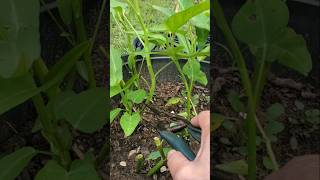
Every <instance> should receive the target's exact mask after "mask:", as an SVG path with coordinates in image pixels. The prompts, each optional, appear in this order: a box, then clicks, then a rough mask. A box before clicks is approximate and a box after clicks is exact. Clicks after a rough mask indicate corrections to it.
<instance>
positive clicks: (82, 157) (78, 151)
mask: <svg viewBox="0 0 320 180" xmlns="http://www.w3.org/2000/svg"><path fill="white" fill-rule="evenodd" d="M72 150H73V151H74V152H75V153H76V155H77V156H78V157H79V159H84V155H83V153H82V152H81V150H80V149H79V148H78V146H77V145H76V144H75V145H73V146H72Z"/></svg>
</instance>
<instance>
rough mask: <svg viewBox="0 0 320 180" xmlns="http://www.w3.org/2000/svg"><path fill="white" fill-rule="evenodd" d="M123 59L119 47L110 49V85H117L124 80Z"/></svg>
mask: <svg viewBox="0 0 320 180" xmlns="http://www.w3.org/2000/svg"><path fill="white" fill-rule="evenodd" d="M122 78H123V77H122V59H121V53H120V51H119V50H118V49H115V48H113V47H111V49H110V86H115V85H117V84H119V83H120V81H121V80H122Z"/></svg>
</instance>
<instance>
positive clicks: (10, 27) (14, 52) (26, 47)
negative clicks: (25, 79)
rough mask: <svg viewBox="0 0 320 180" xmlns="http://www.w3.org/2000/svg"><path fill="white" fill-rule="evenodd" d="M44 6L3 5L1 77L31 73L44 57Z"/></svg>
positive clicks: (34, 1) (20, 1) (18, 0)
mask: <svg viewBox="0 0 320 180" xmlns="http://www.w3.org/2000/svg"><path fill="white" fill-rule="evenodd" d="M39 12H40V3H39V1H38V0H30V1H25V0H10V1H9V0H4V1H1V3H0V32H1V34H2V38H1V39H0V77H3V78H9V77H13V76H21V75H23V74H25V73H27V72H28V71H29V69H30V67H31V65H32V63H33V62H34V60H36V59H37V58H39V57H40V51H41V50H40V49H41V47H40V33H39Z"/></svg>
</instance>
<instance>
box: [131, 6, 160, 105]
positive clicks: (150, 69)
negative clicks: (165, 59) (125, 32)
mask: <svg viewBox="0 0 320 180" xmlns="http://www.w3.org/2000/svg"><path fill="white" fill-rule="evenodd" d="M126 2H127V3H128V4H130V5H131V7H132V9H133V10H134V12H135V15H136V17H137V18H138V21H139V24H140V26H141V28H142V29H143V32H144V37H143V40H144V51H145V52H150V49H149V39H148V38H149V32H148V29H147V27H146V25H145V24H144V21H143V19H142V16H141V14H140V10H139V9H136V8H139V7H138V5H137V7H135V6H134V5H133V4H132V3H131V2H130V1H129V0H126ZM146 61H147V68H148V72H149V75H150V79H151V86H150V90H149V95H148V97H147V100H146V103H147V104H148V103H149V102H150V101H151V100H152V97H153V94H154V91H155V88H156V77H155V74H154V71H153V67H152V62H151V57H150V54H149V53H147V54H146Z"/></svg>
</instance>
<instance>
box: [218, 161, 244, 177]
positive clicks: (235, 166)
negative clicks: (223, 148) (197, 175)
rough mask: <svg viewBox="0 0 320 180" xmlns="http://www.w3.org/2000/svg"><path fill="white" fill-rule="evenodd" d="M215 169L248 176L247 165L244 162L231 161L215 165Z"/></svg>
mask: <svg viewBox="0 0 320 180" xmlns="http://www.w3.org/2000/svg"><path fill="white" fill-rule="evenodd" d="M216 168H217V169H220V170H222V171H225V172H228V173H232V174H240V175H247V174H248V165H247V163H246V162H245V161H244V160H238V161H232V162H228V163H224V164H219V165H216Z"/></svg>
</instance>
